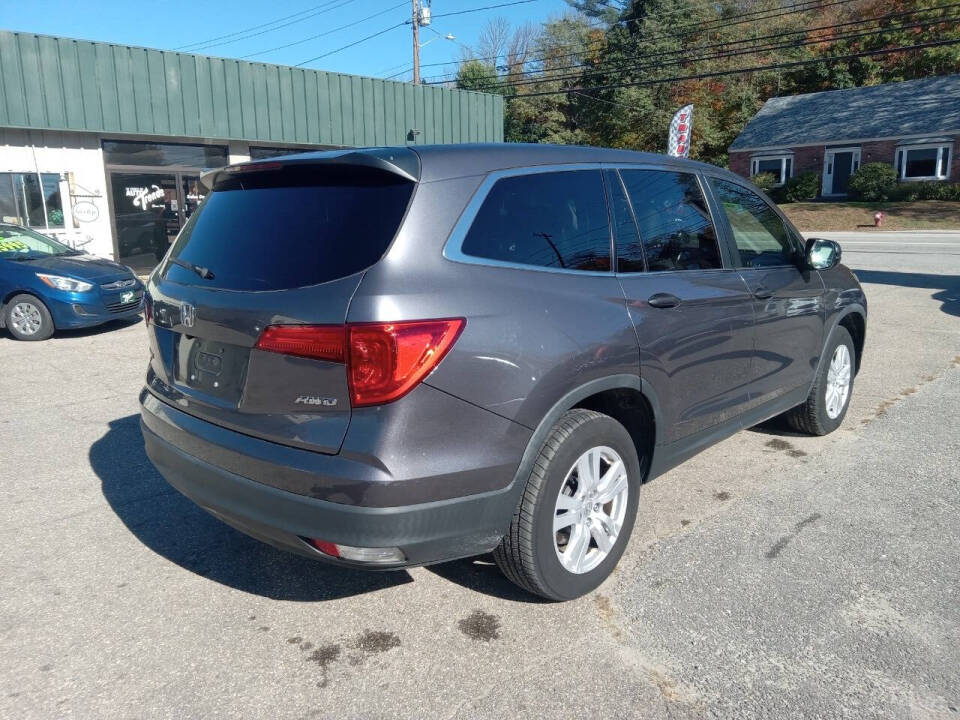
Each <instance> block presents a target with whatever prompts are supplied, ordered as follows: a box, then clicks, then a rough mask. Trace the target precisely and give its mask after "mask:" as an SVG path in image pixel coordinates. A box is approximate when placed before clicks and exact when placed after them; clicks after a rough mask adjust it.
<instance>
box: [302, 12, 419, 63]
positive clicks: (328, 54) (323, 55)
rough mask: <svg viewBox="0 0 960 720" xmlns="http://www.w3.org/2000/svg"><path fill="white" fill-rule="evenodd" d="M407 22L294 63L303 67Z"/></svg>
mask: <svg viewBox="0 0 960 720" xmlns="http://www.w3.org/2000/svg"><path fill="white" fill-rule="evenodd" d="M406 24H407V23H406V21H404V22H399V23H397V24H396V25H391V26H390V27H388V28H384V29H383V30H378V31H377V32H375V33H371V34H370V35H367V36H366V37H362V38H360V39H359V40H354V41H353V42H352V43H347V44H346V45H343V46H342V47H338V48H336V49H335V50H331V51H330V52H325V53H323V54H322V55H317V56H316V57H312V58H310V59H309V60H304V61H303V62H298V63H297V64H296V65H294V67H301V66H303V65H306V64H307V63H311V62H313V61H314V60H320V59H321V58H325V57H328V56H330V55H333V54H335V53H338V52H340V51H342V50H346V49H347V48H352V47H353V46H354V45H359V44H360V43H364V42H366V41H367V40H373V38H375V37H379V36H381V35H384V34H386V33H388V32H390V31H391V30H396V29H397V28H400V27H403V26H404V25H406Z"/></svg>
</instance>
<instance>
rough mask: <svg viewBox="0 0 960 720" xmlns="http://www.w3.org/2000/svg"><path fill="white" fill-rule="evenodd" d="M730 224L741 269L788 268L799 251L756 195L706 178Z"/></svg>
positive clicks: (767, 207)
mask: <svg viewBox="0 0 960 720" xmlns="http://www.w3.org/2000/svg"><path fill="white" fill-rule="evenodd" d="M710 186H711V187H712V188H713V192H714V193H715V194H716V197H717V199H718V200H719V201H720V204H721V205H723V210H724V212H725V213H726V214H727V219H728V220H729V221H730V229H731V230H732V231H733V239H734V240H735V241H736V243H737V250H738V251H739V253H740V266H741V267H769V266H773V265H789V264H791V263H792V262H793V261H794V258H795V255H796V252H797V251H798V250H799V248H797V247H796V246H794V244H793V240H792V239H791V236H790V233H789V232H788V231H787V227H786V225H784V224H783V220H781V219H780V216H779V215H777V214H776V213H775V212H774V211H773V208H771V207H770V206H769V205H768V204H767V202H766V201H765V200H764V199H763V198H762V197H760V196H759V195H758V194H757V193H755V192H753V190H750V189H749V188H745V187H744V186H743V185H738V184H736V183H732V182H727V181H725V180H717V179H716V178H710Z"/></svg>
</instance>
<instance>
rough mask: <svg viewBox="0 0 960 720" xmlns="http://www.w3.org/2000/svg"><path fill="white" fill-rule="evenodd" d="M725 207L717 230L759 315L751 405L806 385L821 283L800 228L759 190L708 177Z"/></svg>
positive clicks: (818, 324)
mask: <svg viewBox="0 0 960 720" xmlns="http://www.w3.org/2000/svg"><path fill="white" fill-rule="evenodd" d="M708 185H709V186H710V188H711V190H712V192H713V195H714V199H715V200H716V203H717V204H718V205H719V206H720V207H721V208H722V213H723V220H722V228H721V230H722V232H723V233H724V234H725V236H726V237H727V238H728V240H729V243H728V246H729V248H730V254H731V255H733V258H734V263H735V265H736V267H737V269H738V270H739V272H740V275H741V276H742V277H743V279H744V281H745V282H746V284H747V286H748V287H749V289H750V292H751V293H752V295H753V298H754V300H753V302H754V312H755V315H756V334H755V340H754V360H753V371H752V374H753V376H752V378H751V382H750V405H751V406H757V405H761V404H763V403H765V402H772V401H774V400H776V399H777V398H778V397H780V396H781V395H785V394H786V393H788V392H790V391H791V390H796V389H797V388H800V387H803V386H808V385H809V384H810V383H811V381H812V380H813V373H814V369H815V368H816V362H817V359H818V357H819V354H820V350H821V346H822V342H823V332H824V308H823V281H822V280H821V278H820V275H819V273H817V272H816V271H813V270H809V269H807V268H806V267H805V266H804V263H803V262H802V258H803V246H802V241H801V240H800V238H799V236H798V234H797V233H796V232H795V231H794V230H793V229H792V228H791V227H790V225H789V224H788V223H787V222H786V221H785V220H784V219H783V218H782V217H781V216H780V214H779V213H778V212H777V211H776V209H775V208H774V207H773V206H772V205H770V204H769V203H768V202H767V201H766V200H765V199H764V198H763V197H762V196H761V195H760V194H758V193H757V192H756V191H754V190H753V189H751V188H749V187H747V186H746V185H744V184H742V183H739V182H735V181H733V180H731V179H729V178H726V177H724V178H720V177H716V176H710V177H708Z"/></svg>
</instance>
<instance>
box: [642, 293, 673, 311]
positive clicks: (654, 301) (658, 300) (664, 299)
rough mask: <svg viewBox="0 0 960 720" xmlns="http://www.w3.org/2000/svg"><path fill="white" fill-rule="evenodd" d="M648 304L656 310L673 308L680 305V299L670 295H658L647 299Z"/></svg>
mask: <svg viewBox="0 0 960 720" xmlns="http://www.w3.org/2000/svg"><path fill="white" fill-rule="evenodd" d="M647 303H648V304H649V305H651V306H653V307H655V308H672V307H676V306H677V305H679V304H680V298H678V297H677V296H676V295H671V294H670V293H656V294H655V295H651V296H650V297H649V298H648V299H647Z"/></svg>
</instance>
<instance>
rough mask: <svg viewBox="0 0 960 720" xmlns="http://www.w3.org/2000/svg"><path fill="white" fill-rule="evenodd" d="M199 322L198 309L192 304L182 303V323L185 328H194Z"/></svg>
mask: <svg viewBox="0 0 960 720" xmlns="http://www.w3.org/2000/svg"><path fill="white" fill-rule="evenodd" d="M196 321H197V309H196V308H195V307H194V306H193V305H191V304H190V303H180V322H181V323H183V325H184V326H185V327H193V324H194V323H195V322H196Z"/></svg>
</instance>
